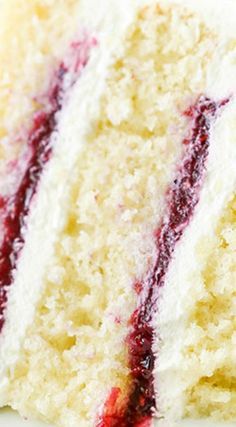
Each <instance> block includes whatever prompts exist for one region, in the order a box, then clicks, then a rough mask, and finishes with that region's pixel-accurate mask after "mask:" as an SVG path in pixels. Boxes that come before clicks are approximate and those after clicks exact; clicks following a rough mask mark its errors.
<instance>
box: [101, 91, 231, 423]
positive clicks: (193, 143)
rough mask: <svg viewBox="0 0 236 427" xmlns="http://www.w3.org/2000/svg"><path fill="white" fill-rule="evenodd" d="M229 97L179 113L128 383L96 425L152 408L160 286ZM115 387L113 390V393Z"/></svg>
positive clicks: (145, 414) (131, 339) (142, 286)
mask: <svg viewBox="0 0 236 427" xmlns="http://www.w3.org/2000/svg"><path fill="white" fill-rule="evenodd" d="M228 102H229V99H227V100H223V101H221V102H214V101H212V100H211V99H209V98H206V97H204V96H201V97H200V98H199V99H198V100H197V102H196V103H195V105H193V106H192V107H191V108H189V109H188V110H187V111H186V112H185V115H186V116H188V117H189V118H190V120H191V122H192V123H191V132H190V135H189V136H188V138H187V139H185V140H184V141H183V144H184V145H185V146H186V150H185V154H184V156H183V158H182V161H181V163H180V165H179V168H178V170H177V172H176V176H175V178H174V180H173V182H172V184H171V185H170V188H169V190H168V193H167V209H166V214H165V216H164V218H163V220H162V222H161V225H160V227H159V228H158V229H157V231H156V233H155V238H156V249H157V256H156V261H155V265H154V267H153V268H152V270H151V271H149V272H148V274H147V276H146V279H145V280H144V281H143V282H140V283H139V286H137V285H136V286H135V288H136V289H138V292H137V294H138V298H139V302H138V308H137V309H136V311H135V312H134V313H133V315H132V317H131V328H132V330H131V333H130V334H129V336H128V350H129V366H130V372H131V373H130V375H131V386H130V391H129V394H128V398H127V400H125V402H124V404H123V405H122V406H123V407H122V409H120V399H121V390H119V389H115V388H114V389H113V393H112V394H111V396H110V397H109V399H108V401H107V402H106V405H105V408H104V415H103V417H102V419H101V420H100V421H99V423H98V426H99V427H131V426H135V427H141V426H142V427H148V426H150V425H151V421H152V417H153V415H154V414H155V413H156V412H157V408H156V401H155V390H154V376H153V369H154V362H155V355H154V352H153V349H152V343H153V341H154V339H155V330H154V328H153V325H152V323H153V319H154V315H155V313H156V312H157V309H158V298H159V292H160V289H161V288H162V287H163V286H164V283H165V277H166V273H167V271H168V268H169V265H170V262H171V259H172V257H173V253H174V250H175V248H176V245H177V243H178V242H179V240H180V239H181V236H182V235H183V233H184V231H185V229H186V228H187V226H188V224H189V222H190V220H191V218H192V216H193V214H194V209H195V207H196V205H197V203H198V202H199V198H200V191H201V188H202V185H203V181H204V176H205V171H206V163H207V158H208V152H209V143H210V132H211V127H212V125H213V123H214V121H215V120H216V118H217V116H218V114H219V113H220V110H221V109H222V108H223V107H224V105H226V104H227V103H228ZM114 390H115V393H114Z"/></svg>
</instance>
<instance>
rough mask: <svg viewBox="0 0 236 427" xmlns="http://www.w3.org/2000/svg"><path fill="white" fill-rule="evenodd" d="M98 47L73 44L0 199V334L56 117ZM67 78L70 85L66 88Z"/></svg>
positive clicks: (92, 42)
mask: <svg viewBox="0 0 236 427" xmlns="http://www.w3.org/2000/svg"><path fill="white" fill-rule="evenodd" d="M95 44H96V41H95V40H94V39H89V40H88V39H86V40H83V41H78V42H76V43H73V44H72V45H71V49H70V52H69V55H68V60H66V61H64V62H61V63H60V64H59V66H58V69H57V70H56V72H55V73H54V76H53V79H52V83H51V85H50V88H49V90H48V93H47V94H46V95H44V96H43V97H42V101H43V105H44V107H43V108H42V109H41V111H39V112H37V113H36V114H35V116H34V118H33V125H32V127H31V129H30V131H29V132H28V136H27V152H28V154H29V155H28V161H27V164H26V166H25V168H24V172H23V175H22V177H21V178H20V181H19V183H18V188H17V189H16V191H15V192H14V194H12V195H11V196H8V197H5V198H4V197H1V196H0V209H1V220H2V228H3V238H2V242H1V246H0V331H1V330H2V327H3V325H4V321H5V319H4V310H5V307H6V304H7V295H8V289H9V286H10V285H11V284H12V282H13V278H14V271H15V269H16V265H17V261H18V258H19V255H20V252H21V250H22V248H23V246H24V242H25V231H26V227H27V217H28V214H29V211H30V207H31V202H32V200H33V197H34V195H35V193H36V191H37V188H38V185H39V181H40V178H41V175H42V172H43V170H44V168H45V165H46V164H47V163H48V161H49V160H50V158H51V155H52V151H53V145H52V138H51V136H52V134H53V133H54V132H55V131H56V129H57V113H58V112H59V111H60V110H61V108H62V105H63V102H64V98H65V94H66V92H67V90H69V89H70V88H71V87H72V86H73V85H74V83H75V82H76V80H77V78H78V77H79V75H80V73H81V71H82V69H83V68H84V67H85V66H86V64H87V62H88V59H89V52H90V49H91V47H92V46H94V45H95ZM66 77H67V82H66V83H67V85H65V78H66ZM68 78H69V84H68ZM19 161H20V160H19Z"/></svg>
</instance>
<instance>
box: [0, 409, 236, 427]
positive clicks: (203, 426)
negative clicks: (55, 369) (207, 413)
mask: <svg viewBox="0 0 236 427" xmlns="http://www.w3.org/2000/svg"><path fill="white" fill-rule="evenodd" d="M0 427H53V426H49V425H48V424H44V423H40V422H38V421H31V420H22V418H20V417H19V416H18V415H17V414H16V413H15V412H13V411H10V410H8V409H3V410H1V411H0ZM178 427H236V423H233V424H228V423H219V424H218V423H215V422H213V423H210V422H208V421H185V422H182V423H180V424H179V425H178Z"/></svg>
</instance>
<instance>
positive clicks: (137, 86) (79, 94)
mask: <svg viewBox="0 0 236 427" xmlns="http://www.w3.org/2000/svg"><path fill="white" fill-rule="evenodd" d="M105 3H106V2H105V1H101V2H100V3H99V6H100V7H99V10H97V11H98V13H97V14H94V16H93V17H91V8H92V7H94V4H93V2H92V1H90V2H88V1H87V2H83V1H81V2H80V5H79V9H78V15H77V16H78V17H79V18H78V20H79V22H81V26H82V23H83V25H84V26H85V23H86V26H85V27H86V29H87V28H91V30H90V31H91V34H92V35H93V37H94V38H95V39H96V44H95V45H94V46H93V48H92V49H91V52H90V51H89V60H88V63H87V64H86V66H85V68H84V70H83V71H82V72H81V74H80V75H79V78H78V81H77V83H76V84H75V85H74V86H73V87H71V88H70V93H69V95H68V97H66V98H65V99H66V100H65V102H64V103H63V105H62V108H61V110H60V114H59V116H58V118H57V120H58V123H57V131H56V133H55V134H53V135H52V138H53V143H54V151H53V155H52V158H51V160H50V161H49V163H48V165H47V168H46V170H45V172H44V174H43V176H42V178H41V182H40V186H39V189H38V192H37V194H36V196H35V200H34V204H33V205H32V207H31V211H30V215H29V218H28V220H27V233H26V234H25V243H24V248H23V250H22V252H21V254H20V257H19V260H18V263H17V271H16V274H15V280H14V283H13V285H12V286H11V289H10V292H9V296H8V305H7V309H6V312H5V316H6V320H5V325H4V328H3V331H2V335H1V338H0V339H1V354H0V357H1V368H2V373H1V401H2V404H9V405H11V406H12V407H13V408H14V409H17V410H18V411H19V412H20V413H21V414H22V415H23V416H27V417H36V418H41V419H43V420H46V421H50V422H52V423H55V424H56V425H59V426H66V427H70V426H71V427H72V426H78V425H79V426H92V425H96V426H100V427H102V426H103V427H105V426H107V427H108V426H116V425H117V426H118V425H120V426H124V427H126V426H131V425H135V426H136V425H145V426H147V425H151V423H152V421H151V419H150V416H151V414H154V413H155V415H156V416H157V417H158V418H162V417H164V418H166V419H167V420H168V419H169V420H170V421H171V422H173V420H174V419H176V418H179V417H183V416H190V417H191V416H195V417H199V416H215V417H217V418H225V419H235V418H236V414H235V409H234V408H235V380H234V378H235V352H234V348H233V343H234V341H233V339H234V334H235V325H234V321H235V307H234V298H235V286H234V276H233V275H234V273H235V272H234V265H235V251H234V247H235V207H234V203H235V202H234V199H233V194H234V192H235V181H236V172H235V169H236V168H235V162H236V150H235V135H236V129H235V126H236V120H235V119H236V109H235V101H234V87H235V80H236V78H235V77H234V76H235V68H236V66H235V53H236V50H235V49H236V47H235V39H234V36H233V35H231V32H230V28H229V29H228V34H226V33H224V32H223V28H222V32H221V29H220V32H219V34H218V32H217V28H214V25H216V24H215V23H216V22H218V21H217V19H219V15H217V17H216V20H215V21H214V19H213V17H212V16H211V15H210V14H208V15H207V16H206V18H203V17H202V10H201V7H200V11H197V12H196V11H195V9H199V4H200V6H201V5H202V9H203V6H204V4H203V1H200V2H198V3H196V2H193V3H191V7H189V8H187V9H186V8H185V7H183V4H181V5H174V4H172V2H161V3H160V4H159V3H158V4H157V2H155V1H152V2H150V1H149V2H148V1H147V2H140V5H141V3H144V6H145V7H143V5H142V7H141V8H139V2H135V3H134V2H124V4H123V3H122V2H119V5H118V4H117V2H114V3H112V7H108V5H107V4H105ZM177 3H184V2H177ZM68 4H69V3H68ZM74 4H76V6H77V5H78V2H74ZM229 4H231V3H230V2H229ZM232 4H233V3H232ZM72 5H73V2H72ZM64 6H65V5H64V3H61V7H62V9H61V10H62V11H63V7H64ZM124 8H125V11H126V13H125V15H124V14H123V12H124ZM59 10H60V8H59ZM220 12H221V11H220ZM136 14H137V15H136ZM95 15H96V16H95ZM52 16H53V14H52ZM73 19H74V18H73ZM111 30H112V31H111ZM87 31H88V30H87ZM42 32H44V30H42ZM64 34H66V32H63V37H64ZM57 43H58V46H59V45H60V42H58V41H57ZM51 55H52V54H51V53H50V55H49V56H50V57H51ZM50 60H51V59H50ZM43 62H45V61H43ZM222 63H223V64H224V67H223V68H222V67H221V65H222ZM216 75H217V82H216V78H215V76H216ZM229 76H230V78H229ZM195 110H196V111H197V113H196V111H195ZM26 115H27V114H26ZM198 126H199V128H200V131H198ZM199 132H200V133H199ZM201 138H203V139H202V140H201ZM198 139H199V141H200V140H201V141H202V144H204V143H205V142H207V143H209V148H207V149H206V152H205V154H204V155H203V160H202V162H203V165H200V166H199V167H200V169H201V171H202V172H201V174H202V175H201V176H200V178H199V180H198V181H196V185H195V187H196V188H197V190H196V192H197V195H194V191H195V190H194V187H193V188H192V189H191V191H192V193H193V197H195V199H196V203H195V205H196V206H195V205H194V208H192V210H191V212H190V213H191V215H190V214H189V216H190V218H188V220H187V221H186V223H184V225H183V228H184V232H183V235H182V234H181V235H179V238H178V241H177V243H176V247H175V246H173V251H172V253H171V260H170V261H168V263H169V265H168V271H167V273H165V282H164V284H163V286H160V289H158V292H157V293H158V300H157V301H155V307H153V311H154V315H153V317H152V318H151V321H147V322H146V323H147V327H148V328H149V329H148V331H149V332H148V333H150V334H151V337H152V339H153V340H154V342H153V346H152V348H151V347H150V344H148V343H146V342H144V338H145V333H146V331H145V333H144V335H142V333H141V340H142V347H144V346H145V345H147V348H148V351H149V352H150V354H148V357H149V359H148V358H147V357H146V358H145V360H144V362H145V363H147V360H149V362H150V364H149V365H148V366H146V365H145V366H144V365H143V367H144V369H146V371H145V375H147V374H148V375H149V379H148V380H147V383H145V384H146V385H147V386H148V387H149V389H147V393H146V395H147V396H146V397H145V398H144V397H143V394H142V393H141V392H140V391H138V395H137V397H136V400H134V396H133V393H132V390H133V389H134V383H135V381H134V380H135V379H136V382H137V381H139V382H138V384H139V385H140V386H141V382H140V381H141V380H140V376H138V377H137V376H136V377H135V375H136V374H134V370H135V366H134V358H133V347H132V346H131V344H130V341H131V337H132V336H133V335H132V334H133V328H134V323H132V322H133V321H131V320H130V319H131V318H132V315H133V314H134V312H135V310H136V309H138V310H140V306H141V307H142V303H143V301H144V302H146V301H147V303H149V302H150V301H149V300H148V299H147V297H146V289H147V287H146V282H147V280H146V277H148V275H150V274H152V272H153V271H154V270H155V266H156V263H157V253H158V252H159V253H160V248H159V247H158V245H157V243H158V242H159V240H158V239H157V235H158V233H159V230H161V227H162V225H163V224H164V225H166V224H167V222H166V218H168V212H169V211H170V206H171V204H173V203H172V201H171V197H172V196H173V195H174V194H175V193H174V191H175V190H173V188H174V187H173V186H174V185H177V184H176V182H178V180H179V175H178V174H180V175H181V173H182V172H181V170H183V171H184V166H183V164H184V163H183V162H184V159H185V156H186V153H187V154H188V153H189V156H191V144H194V143H195V142H196V140H198ZM183 142H184V144H183ZM188 147H190V148H188ZM204 156H205V157H204ZM183 173H184V172H183ZM181 182H182V181H181ZM198 193H199V194H198ZM216 195H217V196H216ZM185 228H186V229H185ZM181 233H182V232H181ZM39 254H40V256H39ZM222 260H223V261H222ZM29 266H30V267H29ZM26 295H27V297H26ZM222 299H223V301H224V305H223V307H222ZM208 314H209V315H208ZM18 319H21V322H19V320H18ZM16 322H17V323H19V326H18V328H17V331H15V324H16ZM142 326H143V324H142ZM147 341H148V340H147ZM132 345H133V344H132ZM131 350H132V351H131ZM136 350H137V349H136V348H135V351H136ZM154 356H155V360H154ZM135 357H136V358H137V359H138V360H139V362H140V359H139V357H137V356H135ZM149 362H148V363H149ZM154 363H155V366H152V364H154ZM138 368H140V366H138ZM141 377H142V376H141ZM137 378H138V380H137ZM142 378H143V377H142ZM150 390H151V392H150ZM154 392H155V393H154ZM152 393H154V394H152ZM149 394H150V395H149ZM141 399H144V404H143V407H142V402H141ZM145 399H146V400H145ZM140 402H141V403H140ZM150 402H152V407H151V406H150ZM146 404H147V408H146V409H145V405H146ZM135 411H136V412H135ZM130 414H131V415H132V417H133V418H132V419H131V415H130Z"/></svg>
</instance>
